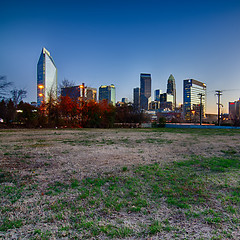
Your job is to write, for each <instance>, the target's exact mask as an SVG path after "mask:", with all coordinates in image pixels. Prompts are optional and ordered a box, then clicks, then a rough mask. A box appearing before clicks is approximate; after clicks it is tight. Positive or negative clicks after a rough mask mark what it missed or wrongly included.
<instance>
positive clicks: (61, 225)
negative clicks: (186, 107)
mask: <svg viewBox="0 0 240 240" xmlns="http://www.w3.org/2000/svg"><path fill="white" fill-rule="evenodd" d="M239 140H240V131H238V130H222V129H221V130H212V129H210V130H201V129H76V130H1V131H0V159H1V161H0V194H1V200H0V212H1V214H0V238H1V237H2V238H9V239H12V238H15V239H16V238H17V239H19V238H26V239H51V238H52V239H54V238H57V239H61V238H65V239H66V238H77V239H86V238H95V239H106V238H107V239H111V238H113V239H119V238H126V239H149V238H151V239H239V238H240V220H239V219H240V158H239V157H240V141H239Z"/></svg>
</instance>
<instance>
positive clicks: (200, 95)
mask: <svg viewBox="0 0 240 240" xmlns="http://www.w3.org/2000/svg"><path fill="white" fill-rule="evenodd" d="M198 96H199V97H200V125H202V110H203V109H202V97H203V96H205V95H204V94H203V93H199V94H198Z"/></svg>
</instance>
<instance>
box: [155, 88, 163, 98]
mask: <svg viewBox="0 0 240 240" xmlns="http://www.w3.org/2000/svg"><path fill="white" fill-rule="evenodd" d="M160 94H162V90H160V89H156V90H155V91H154V101H160Z"/></svg>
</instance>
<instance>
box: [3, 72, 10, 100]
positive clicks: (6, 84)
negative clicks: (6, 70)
mask: <svg viewBox="0 0 240 240" xmlns="http://www.w3.org/2000/svg"><path fill="white" fill-rule="evenodd" d="M11 85H12V82H8V81H7V77H6V76H0V99H4V98H6V96H7V95H8V88H9V87H10V86H11Z"/></svg>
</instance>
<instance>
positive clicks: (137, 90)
mask: <svg viewBox="0 0 240 240" xmlns="http://www.w3.org/2000/svg"><path fill="white" fill-rule="evenodd" d="M133 106H134V109H136V110H139V109H140V88H139V87H137V88H134V89H133Z"/></svg>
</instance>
